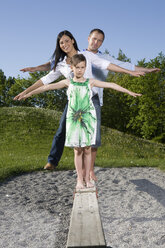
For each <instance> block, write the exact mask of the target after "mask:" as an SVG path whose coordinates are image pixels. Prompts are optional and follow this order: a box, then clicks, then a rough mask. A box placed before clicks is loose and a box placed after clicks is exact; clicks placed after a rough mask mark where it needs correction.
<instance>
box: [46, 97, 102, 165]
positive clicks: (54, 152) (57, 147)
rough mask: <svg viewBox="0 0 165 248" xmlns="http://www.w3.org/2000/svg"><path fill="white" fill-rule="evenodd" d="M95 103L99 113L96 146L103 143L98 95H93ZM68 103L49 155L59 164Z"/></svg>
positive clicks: (97, 113)
mask: <svg viewBox="0 0 165 248" xmlns="http://www.w3.org/2000/svg"><path fill="white" fill-rule="evenodd" d="M92 101H93V104H94V106H95V109H96V115H97V135H96V136H97V137H96V145H95V146H94V147H98V146H100V145H101V134H100V125H101V107H100V101H99V97H98V95H95V96H93V97H92ZM67 108H68V104H66V106H65V109H64V112H63V114H62V117H61V120H60V125H59V128H58V130H57V132H56V134H55V136H54V138H53V142H52V147H51V151H50V154H49V156H48V162H49V163H51V164H53V165H54V166H57V165H58V163H59V161H60V159H61V156H62V153H63V150H64V144H65V134H66V113H67Z"/></svg>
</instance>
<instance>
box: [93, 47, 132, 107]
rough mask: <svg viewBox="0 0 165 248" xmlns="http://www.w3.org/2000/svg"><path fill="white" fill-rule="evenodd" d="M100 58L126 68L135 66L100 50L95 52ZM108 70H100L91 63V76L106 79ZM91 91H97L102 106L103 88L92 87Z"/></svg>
mask: <svg viewBox="0 0 165 248" xmlns="http://www.w3.org/2000/svg"><path fill="white" fill-rule="evenodd" d="M96 54H97V55H98V56H99V57H100V58H102V59H106V60H108V61H109V62H110V63H111V64H114V65H118V66H120V67H122V68H124V69H126V70H130V71H134V70H135V66H134V65H133V64H131V63H129V62H123V61H120V60H117V59H114V58H113V57H112V56H110V55H109V54H103V53H101V52H100V51H98V52H97V53H96ZM108 72H109V71H108V70H100V68H98V67H96V66H95V65H92V74H93V78H95V79H97V80H100V81H106V78H107V76H108ZM93 91H95V92H96V91H97V94H98V95H99V100H100V105H101V106H103V88H98V87H93Z"/></svg>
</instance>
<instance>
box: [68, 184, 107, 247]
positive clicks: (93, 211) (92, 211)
mask: <svg viewBox="0 0 165 248" xmlns="http://www.w3.org/2000/svg"><path fill="white" fill-rule="evenodd" d="M71 247H74V248H79V247H81V248H82V247H102V248H105V247H106V242H105V237H104V232H103V228H102V223H101V219H100V214H99V207H98V201H97V195H96V187H94V188H87V189H82V190H78V191H76V193H75V197H74V202H73V208H72V213H71V221H70V228H69V233H68V240H67V248H71Z"/></svg>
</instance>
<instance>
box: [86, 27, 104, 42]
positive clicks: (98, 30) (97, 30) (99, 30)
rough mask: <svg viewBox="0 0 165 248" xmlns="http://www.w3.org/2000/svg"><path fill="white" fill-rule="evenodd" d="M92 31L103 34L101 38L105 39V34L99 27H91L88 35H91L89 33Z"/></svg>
mask: <svg viewBox="0 0 165 248" xmlns="http://www.w3.org/2000/svg"><path fill="white" fill-rule="evenodd" d="M94 32H98V33H99V34H102V35H103V40H104V39H105V34H104V32H103V30H101V29H99V28H94V29H92V30H91V31H90V34H89V35H91V34H92V33H94Z"/></svg>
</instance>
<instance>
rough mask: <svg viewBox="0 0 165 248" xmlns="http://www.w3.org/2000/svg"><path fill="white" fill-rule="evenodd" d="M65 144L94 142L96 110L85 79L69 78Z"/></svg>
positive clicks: (91, 143) (83, 145) (84, 145)
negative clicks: (82, 80) (75, 79)
mask: <svg viewBox="0 0 165 248" xmlns="http://www.w3.org/2000/svg"><path fill="white" fill-rule="evenodd" d="M67 95H68V100H69V102H68V110H67V115H66V140H65V146H69V147H86V146H91V145H94V144H95V142H96V127H97V119H96V111H95V107H94V105H93V102H92V100H91V98H92V91H91V87H90V84H89V80H88V79H87V80H86V81H85V82H84V83H80V82H74V81H73V80H72V79H71V82H70V85H69V87H68V90H67Z"/></svg>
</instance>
